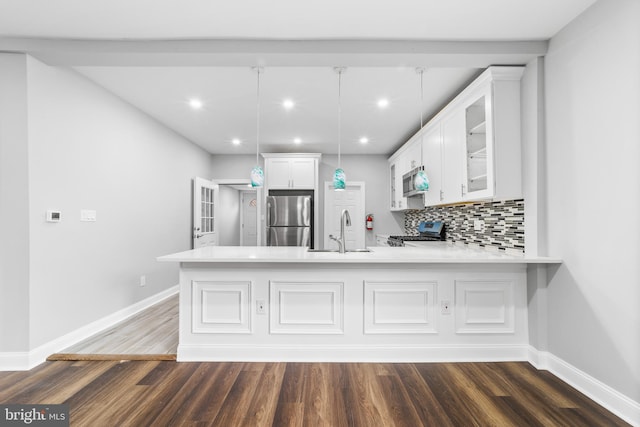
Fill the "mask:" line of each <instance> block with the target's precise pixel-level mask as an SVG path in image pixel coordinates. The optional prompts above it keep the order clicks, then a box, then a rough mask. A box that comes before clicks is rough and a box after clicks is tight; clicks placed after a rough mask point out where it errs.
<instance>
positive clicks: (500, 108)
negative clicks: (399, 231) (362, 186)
mask: <svg viewBox="0 0 640 427" xmlns="http://www.w3.org/2000/svg"><path fill="white" fill-rule="evenodd" d="M523 71H524V68H523V67H489V68H488V69H487V70H486V71H485V72H484V73H482V74H481V75H480V76H479V77H478V78H477V79H476V80H475V81H474V82H473V83H471V84H470V85H469V86H468V87H467V88H466V89H464V90H463V91H462V92H461V93H460V94H459V95H458V96H457V97H456V98H455V99H454V100H453V101H451V102H450V103H449V104H448V105H447V106H446V107H445V108H444V109H443V110H442V111H440V112H439V113H438V114H437V115H436V116H435V117H434V118H433V119H432V120H431V121H429V123H427V124H426V125H425V126H424V127H423V128H422V129H421V130H419V131H418V133H417V134H416V135H414V136H413V137H412V138H411V139H410V140H409V141H408V142H407V143H406V144H405V145H403V146H402V147H401V148H400V150H398V152H396V153H395V154H394V155H393V156H391V157H390V159H389V161H390V163H391V162H392V160H393V159H397V158H399V157H400V156H401V154H400V153H411V152H415V151H414V150H415V145H416V141H420V142H421V149H422V150H421V151H422V158H421V164H422V165H424V167H425V172H426V173H427V176H428V177H429V181H430V186H429V190H428V191H427V192H426V193H425V195H424V204H425V206H433V205H441V204H449V203H459V202H465V201H475V200H487V199H492V200H505V199H517V198H521V197H522V178H521V172H520V170H521V167H520V165H521V146H520V79H521V77H522V73H523ZM404 209H406V207H405V208H404Z"/></svg>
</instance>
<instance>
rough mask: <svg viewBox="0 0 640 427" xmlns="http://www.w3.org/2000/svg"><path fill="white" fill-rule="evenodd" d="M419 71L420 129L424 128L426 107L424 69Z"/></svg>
mask: <svg viewBox="0 0 640 427" xmlns="http://www.w3.org/2000/svg"><path fill="white" fill-rule="evenodd" d="M418 72H419V73H420V111H419V113H420V129H422V109H423V108H424V89H423V79H422V77H423V75H424V69H422V68H420V69H418Z"/></svg>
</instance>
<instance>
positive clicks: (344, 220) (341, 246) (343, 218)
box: [329, 209, 351, 254]
mask: <svg viewBox="0 0 640 427" xmlns="http://www.w3.org/2000/svg"><path fill="white" fill-rule="evenodd" d="M345 225H346V226H347V227H351V216H350V215H349V211H348V210H346V209H342V214H340V237H335V236H333V235H332V234H329V238H330V239H331V240H335V241H336V242H338V252H340V253H341V254H343V253H345V252H346V244H345V243H346V242H345V241H344V237H345V236H344V227H345Z"/></svg>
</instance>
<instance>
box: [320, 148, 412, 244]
mask: <svg viewBox="0 0 640 427" xmlns="http://www.w3.org/2000/svg"><path fill="white" fill-rule="evenodd" d="M387 157H388V156H382V155H365V156H363V155H343V156H341V162H340V163H341V167H342V169H344V172H345V174H346V176H347V181H364V183H365V209H364V212H365V215H366V214H369V213H372V214H373V217H374V221H373V224H374V225H373V230H372V231H366V232H365V239H366V241H365V244H366V246H375V245H376V234H404V214H401V213H399V214H396V215H394V214H392V213H391V211H390V209H389V206H391V202H390V201H389V197H390V193H389V179H390V178H389V163H388V162H387ZM337 167H338V156H332V155H323V156H322V159H321V160H320V171H319V179H318V180H319V182H320V195H319V199H320V200H322V201H324V183H325V182H326V181H329V182H332V181H333V172H334V171H335V170H336V168H337ZM320 209H321V211H320V212H323V209H324V205H321V206H320ZM322 235H323V230H322V229H320V236H322Z"/></svg>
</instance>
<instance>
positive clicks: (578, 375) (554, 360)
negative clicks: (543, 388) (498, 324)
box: [529, 347, 640, 426]
mask: <svg viewBox="0 0 640 427" xmlns="http://www.w3.org/2000/svg"><path fill="white" fill-rule="evenodd" d="M529 362H530V363H531V364H532V365H533V366H535V367H536V368H537V369H541V370H547V371H549V372H551V373H552V374H553V375H555V376H556V377H558V378H560V379H561V380H562V381H564V382H565V383H567V384H569V385H570V386H572V387H574V388H575V389H577V390H578V391H580V392H581V393H582V394H584V395H586V396H587V397H588V398H589V399H591V400H593V401H594V402H596V403H598V404H600V405H602V406H604V407H605V408H606V409H607V410H609V411H611V412H612V413H614V414H616V415H617V416H619V417H620V418H622V419H623V420H625V421H626V422H628V423H629V424H631V425H634V426H640V403H639V402H636V401H634V400H633V399H631V398H629V397H627V396H625V395H624V394H622V393H620V392H619V391H617V390H614V389H613V388H611V387H610V386H608V385H607V384H605V383H603V382H602V381H600V380H598V379H596V378H594V377H592V376H591V375H589V374H587V373H586V372H584V371H581V370H580V369H578V368H576V367H575V366H573V365H571V364H569V363H567V362H566V361H564V360H562V359H560V358H559V357H557V356H554V355H553V354H551V353H549V352H546V351H538V350H537V349H535V348H534V347H529Z"/></svg>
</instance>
